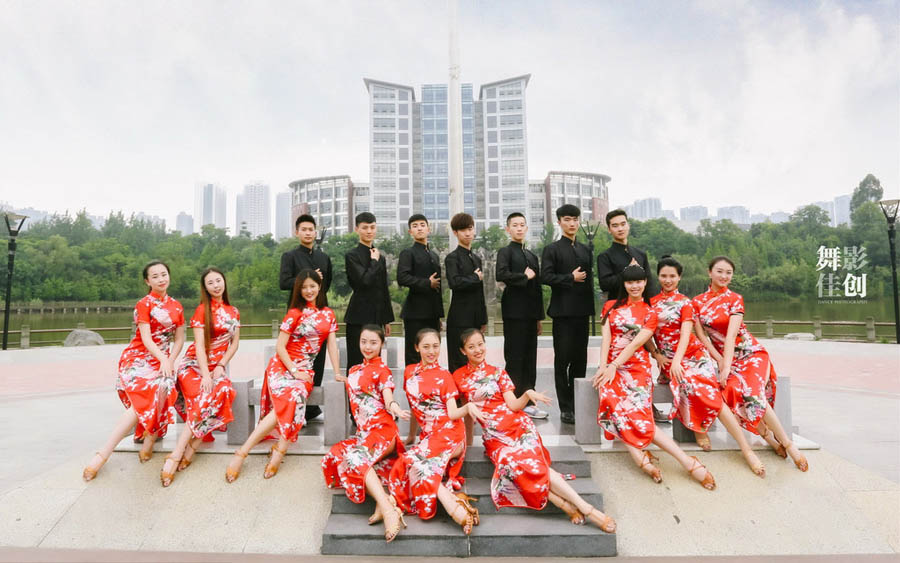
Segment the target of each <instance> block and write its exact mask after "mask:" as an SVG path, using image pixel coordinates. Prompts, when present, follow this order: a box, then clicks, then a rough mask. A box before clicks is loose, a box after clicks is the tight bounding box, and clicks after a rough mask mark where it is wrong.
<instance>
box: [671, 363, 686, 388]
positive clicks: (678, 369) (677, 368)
mask: <svg viewBox="0 0 900 563" xmlns="http://www.w3.org/2000/svg"><path fill="white" fill-rule="evenodd" d="M669 375H671V376H672V379H674V380H675V381H677V382H678V383H681V382H682V379H683V378H684V368H683V367H682V366H681V362H680V361H679V362H676V361H675V360H674V359H673V360H672V365H671V366H670V367H669Z"/></svg>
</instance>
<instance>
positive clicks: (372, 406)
mask: <svg viewBox="0 0 900 563" xmlns="http://www.w3.org/2000/svg"><path fill="white" fill-rule="evenodd" d="M393 388H394V378H393V377H392V376H391V370H390V368H388V367H387V366H386V365H384V360H382V359H381V356H376V357H374V358H372V359H371V360H363V363H361V364H358V365H355V366H353V367H352V368H350V373H348V374H347V396H348V397H349V398H350V410H351V411H352V412H353V420H355V421H356V435H355V436H352V437H350V438H347V439H346V440H342V441H340V442H338V443H337V444H335V445H333V446H331V450H329V451H328V453H327V454H325V456H324V457H323V458H322V474H323V475H324V476H325V483H326V484H327V485H328V487H329V488H333V487H343V488H344V492H345V493H346V494H347V498H349V499H350V500H351V501H353V502H355V503H357V504H359V503H361V502H363V501H365V500H366V485H365V478H366V473H368V471H369V468H374V469H375V473H376V474H377V475H378V478H379V479H380V480H381V483H382V485H387V484H388V480H389V478H390V472H391V467H392V466H393V465H394V461H396V457H395V455H400V454H402V453H403V452H404V449H403V441H402V440H401V439H400V433H399V431H398V430H397V424H396V423H395V422H394V417H393V416H392V415H391V414H390V413H389V412H388V411H387V406H386V405H385V404H384V390H385V389H393ZM391 442H393V443H395V444H396V450H395V452H394V454H392V455H390V456H388V457H385V458H384V459H382V460H381V461H378V462H377V463H376V460H377V459H378V458H380V457H381V456H383V455H384V452H385V451H387V449H388V448H389V447H390V446H391Z"/></svg>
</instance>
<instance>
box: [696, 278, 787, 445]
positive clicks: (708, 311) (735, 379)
mask: <svg viewBox="0 0 900 563" xmlns="http://www.w3.org/2000/svg"><path fill="white" fill-rule="evenodd" d="M691 305H692V306H693V308H694V315H695V316H696V318H697V319H698V320H699V321H700V323H701V324H702V325H703V328H704V329H705V330H706V334H707V335H709V339H710V341H711V342H712V345H713V346H714V347H715V349H716V351H718V352H719V354H724V352H725V336H726V335H727V334H728V323H729V321H730V320H731V317H732V316H733V315H743V314H744V298H743V297H741V296H740V295H739V294H737V293H735V292H733V291H731V290H730V289H728V288H725V289H723V290H721V291H719V292H714V291H713V290H712V289H710V290H708V291H707V292H706V293H702V294H700V295H698V296H697V297H694V299H693V301H691ZM767 369H768V371H769V378H768V380H766V370H767ZM775 383H776V376H775V366H774V365H772V362H771V360H770V359H769V353H768V352H767V351H766V349H765V348H763V347H762V345H761V344H760V343H759V342H758V341H757V340H756V338H754V337H753V335H752V334H750V331H749V330H747V326H746V325H745V324H744V322H743V321H741V327H740V329H738V333H737V336H735V344H734V358H733V359H732V361H731V372H730V373H729V374H728V379H727V380H726V381H725V386H724V388H723V389H722V398H723V399H724V400H725V404H726V405H728V407H729V408H730V409H731V410H732V411H733V412H734V414H735V415H736V416H737V418H738V421H740V423H741V426H743V427H744V428H746V429H747V430H750V431H752V432H756V427H757V426H758V425H759V421H760V420H762V417H763V415H765V414H766V405H767V404H769V405H771V406H773V407H774V406H775Z"/></svg>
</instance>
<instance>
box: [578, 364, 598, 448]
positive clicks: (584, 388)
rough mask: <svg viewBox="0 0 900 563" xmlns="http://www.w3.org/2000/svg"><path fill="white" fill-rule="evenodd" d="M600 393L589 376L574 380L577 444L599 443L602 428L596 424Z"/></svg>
mask: <svg viewBox="0 0 900 563" xmlns="http://www.w3.org/2000/svg"><path fill="white" fill-rule="evenodd" d="M599 407H600V394H599V392H598V391H597V390H596V389H594V387H593V386H592V385H591V380H590V378H584V379H576V380H575V441H576V442H578V443H579V444H600V443H602V442H603V429H602V428H600V425H599V424H597V409H598V408H599Z"/></svg>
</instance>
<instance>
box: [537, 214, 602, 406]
mask: <svg viewBox="0 0 900 563" xmlns="http://www.w3.org/2000/svg"><path fill="white" fill-rule="evenodd" d="M556 219H557V221H558V223H559V227H560V229H561V230H562V235H563V236H562V238H560V239H559V240H558V241H556V242H554V243H552V244H548V245H547V246H546V247H545V248H544V252H543V256H542V257H541V281H542V282H543V283H544V284H546V285H549V286H550V289H551V294H550V307H548V308H547V314H548V315H550V316H551V317H552V318H553V356H554V358H553V376H554V379H555V380H556V398H557V400H558V401H559V411H560V420H562V422H564V423H566V424H574V423H575V378H576V377H584V375H585V371H587V347H588V324H589V323H588V320H589V319H590V317H591V315H593V314H594V280H593V275H592V267H591V264H592V263H593V257H592V256H591V251H590V249H589V248H588V247H587V246H586V245H584V244H582V243H580V242H578V241H576V240H575V236H576V235H577V234H578V227H579V226H580V222H581V210H580V209H578V208H577V207H575V206H574V205H572V204H568V203H567V204H565V205H562V206H561V207H560V208H559V209H557V210H556Z"/></svg>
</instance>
